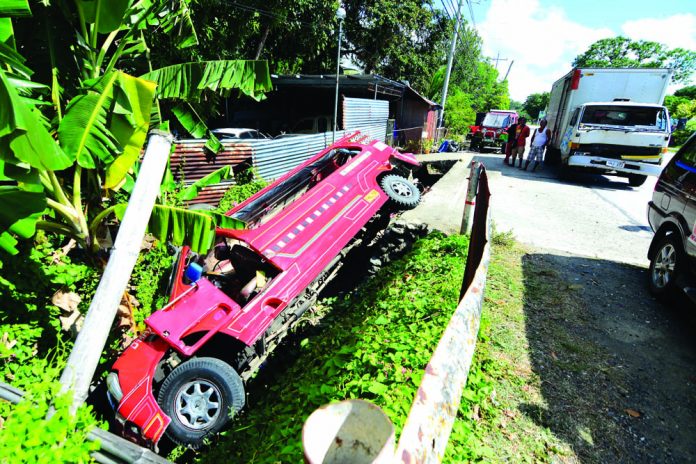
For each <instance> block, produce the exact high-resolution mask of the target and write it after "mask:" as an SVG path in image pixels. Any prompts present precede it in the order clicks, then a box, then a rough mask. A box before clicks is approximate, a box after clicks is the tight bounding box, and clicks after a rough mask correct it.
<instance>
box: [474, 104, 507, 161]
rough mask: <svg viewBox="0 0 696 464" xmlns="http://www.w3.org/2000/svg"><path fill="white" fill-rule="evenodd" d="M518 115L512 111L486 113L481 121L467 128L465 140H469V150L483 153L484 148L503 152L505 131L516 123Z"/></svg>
mask: <svg viewBox="0 0 696 464" xmlns="http://www.w3.org/2000/svg"><path fill="white" fill-rule="evenodd" d="M518 117H519V116H518V114H517V112H516V111H512V110H491V111H489V112H488V113H486V115H485V117H484V118H483V121H482V122H481V123H480V124H479V125H476V126H470V127H469V134H467V138H469V139H471V142H470V144H469V148H470V149H471V150H474V151H480V152H483V151H484V150H485V149H486V148H493V149H498V150H500V152H501V153H502V152H503V151H505V143H506V142H507V132H506V131H507V129H508V127H510V126H511V125H513V124H515V123H516V122H517V118H518Z"/></svg>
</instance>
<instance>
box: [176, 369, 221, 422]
mask: <svg viewBox="0 0 696 464" xmlns="http://www.w3.org/2000/svg"><path fill="white" fill-rule="evenodd" d="M175 401H176V417H177V419H179V421H180V422H181V423H182V424H183V425H184V426H186V427H188V428H190V429H193V430H203V429H207V428H210V427H212V426H213V424H215V421H216V420H217V418H218V416H220V413H221V408H220V403H221V394H220V389H219V388H218V387H217V386H216V385H214V384H212V383H210V382H208V381H207V380H203V379H196V380H192V381H190V382H187V383H185V384H184V385H182V387H181V388H180V389H179V391H178V392H177V393H176V398H175Z"/></svg>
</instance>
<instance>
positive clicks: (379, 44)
mask: <svg viewBox="0 0 696 464" xmlns="http://www.w3.org/2000/svg"><path fill="white" fill-rule="evenodd" d="M344 4H345V8H346V12H347V17H346V41H347V44H346V46H345V47H346V48H345V49H346V53H347V54H349V55H350V56H351V57H352V58H353V59H354V60H355V61H356V62H357V64H358V65H360V66H361V67H363V68H364V69H365V72H367V73H376V74H380V75H383V76H385V77H388V78H390V79H394V80H402V79H403V80H408V81H409V82H410V83H411V86H412V87H414V88H415V89H417V90H418V91H420V92H424V91H426V90H427V88H428V83H429V81H430V78H431V76H432V74H433V72H434V70H436V69H437V68H438V67H439V66H440V64H441V63H442V62H443V61H444V60H445V59H446V53H447V38H448V37H449V31H450V30H451V27H452V25H451V23H450V21H449V20H448V19H447V18H446V16H445V15H444V13H443V12H442V11H440V10H437V9H433V8H432V0H375V1H373V2H365V1H362V0H348V1H346V2H344Z"/></svg>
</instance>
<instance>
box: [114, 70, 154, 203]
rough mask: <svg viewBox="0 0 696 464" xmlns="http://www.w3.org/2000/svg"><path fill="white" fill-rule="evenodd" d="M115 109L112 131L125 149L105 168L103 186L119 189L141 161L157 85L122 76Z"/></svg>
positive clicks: (116, 92) (115, 97)
mask: <svg viewBox="0 0 696 464" xmlns="http://www.w3.org/2000/svg"><path fill="white" fill-rule="evenodd" d="M119 74H120V75H119V85H118V86H117V87H116V88H115V96H114V100H115V103H116V104H115V108H114V113H113V114H112V117H111V125H110V126H109V129H110V130H111V132H112V133H113V134H114V137H115V138H116V140H118V141H119V143H120V145H121V146H122V147H123V153H121V155H120V156H118V157H117V158H116V160H114V162H113V163H111V165H110V166H108V167H107V169H106V180H105V183H104V187H106V188H109V189H113V188H116V186H118V185H119V184H121V182H122V181H123V179H124V178H125V177H126V174H127V173H128V171H129V170H130V168H131V167H132V166H133V164H134V163H135V162H136V161H137V160H138V157H139V156H140V151H141V149H142V147H143V144H144V143H145V139H146V138H147V130H148V128H149V126H150V112H151V108H152V106H153V104H152V101H153V99H154V97H155V83H154V82H150V81H146V80H144V79H140V78H137V77H133V76H129V75H128V74H124V73H119Z"/></svg>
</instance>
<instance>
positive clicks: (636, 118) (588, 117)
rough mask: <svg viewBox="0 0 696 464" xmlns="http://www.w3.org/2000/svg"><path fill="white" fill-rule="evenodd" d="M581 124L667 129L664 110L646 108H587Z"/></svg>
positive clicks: (603, 106) (606, 106) (607, 106)
mask: <svg viewBox="0 0 696 464" xmlns="http://www.w3.org/2000/svg"><path fill="white" fill-rule="evenodd" d="M583 124H600V125H603V126H623V127H626V126H635V127H642V128H646V129H648V128H649V129H653V130H654V129H657V130H666V129H667V115H666V114H665V110H664V108H659V107H646V106H619V105H616V106H613V105H601V106H588V107H586V108H585V111H584V112H583V114H582V119H581V120H580V126H582V125H583Z"/></svg>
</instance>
